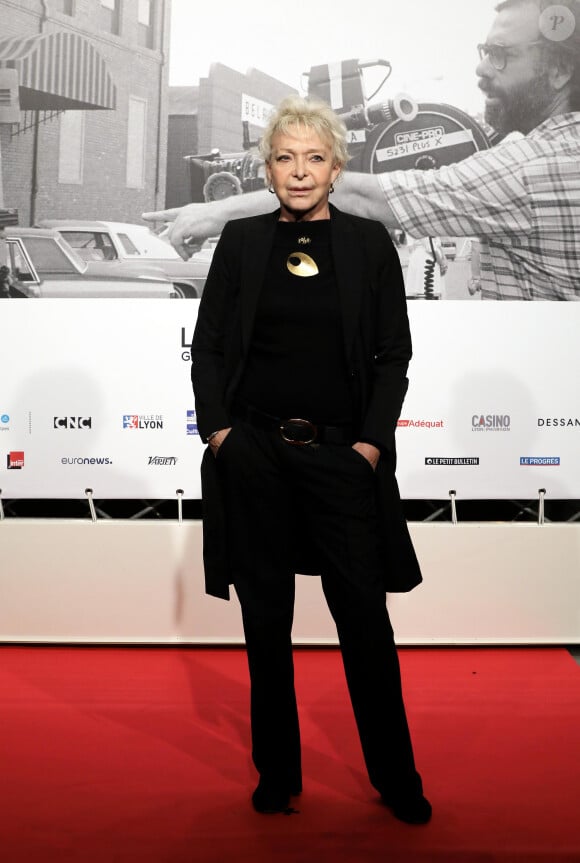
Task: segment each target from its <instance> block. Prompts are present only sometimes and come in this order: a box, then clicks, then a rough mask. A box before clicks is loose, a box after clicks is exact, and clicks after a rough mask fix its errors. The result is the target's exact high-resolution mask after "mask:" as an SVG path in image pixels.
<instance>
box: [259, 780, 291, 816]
mask: <svg viewBox="0 0 580 863" xmlns="http://www.w3.org/2000/svg"><path fill="white" fill-rule="evenodd" d="M301 790H302V789H294V788H292V789H291V790H288V788H284V787H281V786H279V785H275V784H274V783H272V782H269V781H267V780H264V779H260V781H259V782H258V785H257V787H256V789H255V791H254V793H253V794H252V805H253V807H254V809H255V810H256V812H260V813H261V814H262V815H275V814H276V813H277V812H284V813H285V814H286V815H290V814H292V813H293V812H296V811H297V810H296V809H292V807H291V806H290V795H291V794H300V791H301Z"/></svg>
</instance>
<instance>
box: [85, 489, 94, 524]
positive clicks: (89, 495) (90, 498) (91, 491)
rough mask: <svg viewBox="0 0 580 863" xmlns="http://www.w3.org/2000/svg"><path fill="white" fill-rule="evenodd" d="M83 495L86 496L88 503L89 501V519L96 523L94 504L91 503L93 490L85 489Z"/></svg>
mask: <svg viewBox="0 0 580 863" xmlns="http://www.w3.org/2000/svg"><path fill="white" fill-rule="evenodd" d="M85 494H86V496H87V498H88V501H89V509H90V511H91V518H92V520H93V521H96V520H97V513H96V510H95V504H94V503H93V490H92V488H86V489H85Z"/></svg>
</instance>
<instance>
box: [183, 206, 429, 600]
mask: <svg viewBox="0 0 580 863" xmlns="http://www.w3.org/2000/svg"><path fill="white" fill-rule="evenodd" d="M330 209H331V245H332V255H333V260H334V268H335V274H336V280H337V285H338V293H339V301H340V306H341V311H342V320H343V331H344V350H345V355H346V357H347V360H348V369H349V375H350V382H351V389H352V397H353V405H354V421H355V426H356V428H357V431H358V434H357V439H363V440H367V441H373V442H375V443H376V444H377V445H378V446H380V448H381V452H382V454H381V458H380V459H379V463H378V466H377V471H376V477H377V501H378V504H379V507H380V512H381V518H382V522H383V526H384V536H383V539H384V561H385V568H384V572H385V590H388V591H396V592H399V591H408V590H411V589H412V588H413V587H415V586H416V585H417V584H419V583H420V581H421V572H420V569H419V564H418V562H417V558H416V556H415V552H414V550H413V546H412V543H411V539H410V537H409V532H408V529H407V525H406V522H405V519H404V517H403V512H402V506H401V501H400V497H399V490H398V487H397V482H396V479H395V462H396V454H395V429H396V425H397V419H398V418H399V415H400V412H401V407H402V404H403V399H404V397H405V393H406V390H407V377H406V372H407V366H408V363H409V360H410V358H411V336H410V332H409V322H408V318H407V308H406V300H405V290H404V285H403V277H402V273H401V266H400V263H399V258H398V255H397V252H396V250H395V248H394V246H393V244H392V242H391V239H390V237H389V235H388V233H387V231H386V230H385V228H384V227H383V226H382V225H381V224H380V223H379V222H374V221H371V220H369V219H362V218H360V217H358V216H352V215H349V214H347V213H342V212H341V211H340V210H337V209H336V207H333V206H332V205H331V207H330ZM279 214H280V213H279V211H277V212H275V213H268V214H265V215H261V216H254V217H251V218H247V219H237V220H234V221H231V222H228V224H227V225H226V226H225V228H224V230H223V233H222V235H221V237H220V240H219V243H218V245H217V248H216V250H215V253H214V256H213V261H212V265H211V268H210V271H209V274H208V278H207V282H206V285H205V290H204V293H203V296H202V299H201V302H200V306H199V313H198V318H197V324H196V327H195V331H194V335H193V342H192V346H191V358H192V368H191V379H192V383H193V389H194V394H195V407H196V411H197V423H198V428H199V432H200V435H201V437H202V439H203V440H204V441H206V440H207V437H208V435H210V434H211V433H212V432H213V431H217V430H218V429H222V428H227V427H228V426H230V425H231V424H232V420H231V417H230V406H231V404H232V400H233V398H234V396H235V392H236V387H237V385H238V383H239V381H240V378H241V376H242V373H243V370H244V366H245V362H246V359H247V355H248V348H249V345H250V342H251V337H252V330H253V323H254V317H255V313H256V306H257V302H258V297H259V294H260V289H261V287H262V284H263V281H264V276H265V272H266V267H267V264H268V259H269V255H270V249H271V245H272V241H273V237H274V231H275V227H276V222H277V221H278V218H279ZM201 477H202V498H203V519H204V568H205V577H206V590H207V592H208V593H209V594H212V595H213V596H218V597H221V598H224V599H228V598H229V588H228V585H229V584H230V583H231V574H230V571H229V564H228V555H227V524H226V520H225V513H224V508H223V501H222V499H221V492H220V484H219V474H218V471H217V466H216V464H215V459H214V456H213V454H212V453H211V452H210V450H209V448H208V449H207V450H206V452H205V454H204V457H203V460H202V467H201ZM303 539H304V537H302V536H299V537H297V560H296V572H303V573H313V572H317V571H318V568H317V565H316V561H315V560H314V559H313V558H312V554H311V550H310V549H308V548H306V545H305V544H304V543H303V542H302V540H303Z"/></svg>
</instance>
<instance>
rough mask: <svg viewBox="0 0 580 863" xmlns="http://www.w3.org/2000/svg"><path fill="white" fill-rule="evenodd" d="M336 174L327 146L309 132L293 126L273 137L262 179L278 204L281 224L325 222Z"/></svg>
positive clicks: (328, 146) (318, 137) (337, 171)
mask: <svg viewBox="0 0 580 863" xmlns="http://www.w3.org/2000/svg"><path fill="white" fill-rule="evenodd" d="M339 174H340V167H339V166H338V165H337V164H336V163H335V162H334V159H333V155H332V146H331V144H330V143H329V142H328V141H326V140H325V139H323V138H320V136H319V135H318V134H317V133H316V132H315V131H314V130H313V129H309V128H307V127H306V128H305V127H303V126H294V127H291V128H290V129H289V131H288V132H276V134H275V135H274V136H273V138H272V154H271V156H270V161H269V162H267V163H266V176H267V178H268V182H269V183H270V184H271V186H272V188H273V189H274V192H275V193H276V196H277V198H278V200H279V201H280V206H281V209H282V212H281V215H280V219H281V221H283V222H296V221H299V220H303V221H310V220H314V219H328V218H329V217H330V211H329V208H328V195H329V191H330V185H331V183H333V182H334V181H335V180H336V178H337V177H338V175H339Z"/></svg>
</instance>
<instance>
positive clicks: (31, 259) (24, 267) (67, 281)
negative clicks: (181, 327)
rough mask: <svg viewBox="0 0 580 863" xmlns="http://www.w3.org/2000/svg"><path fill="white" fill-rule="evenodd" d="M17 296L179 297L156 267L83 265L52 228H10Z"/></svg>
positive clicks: (12, 291) (8, 238) (118, 263)
mask: <svg viewBox="0 0 580 863" xmlns="http://www.w3.org/2000/svg"><path fill="white" fill-rule="evenodd" d="M6 242H7V246H8V266H9V268H10V272H11V282H12V286H11V289H10V294H11V296H13V297H42V298H44V297H50V298H56V297H58V298H79V297H82V298H97V297H98V298H109V299H111V298H115V299H117V298H119V299H120V298H137V297H140V298H155V299H159V298H163V299H168V298H175V297H176V296H177V294H176V291H175V289H174V287H173V283H172V282H171V281H170V280H169V279H168V278H167V277H166V276H165V275H164V274H163V272H162V271H161V270H159V268H157V267H155V266H154V265H150V266H144V267H142V268H141V270H140V272H139V274H138V275H137V273H136V272H135V269H134V267H127V266H126V265H125V263H124V262H123V261H115V262H113V263H112V264H105V263H103V262H102V261H101V262H99V261H92V262H90V263H89V262H87V261H84V260H83V259H82V258H81V257H80V256H79V255H78V254H77V253H76V252H75V251H74V249H72V248H71V247H70V246H69V245H68V244H67V243H66V241H65V240H63V238H62V237H61V235H60V234H59V232H58V231H55V230H54V229H51V228H21V227H18V228H17V227H10V228H8V229H7V230H6Z"/></svg>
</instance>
